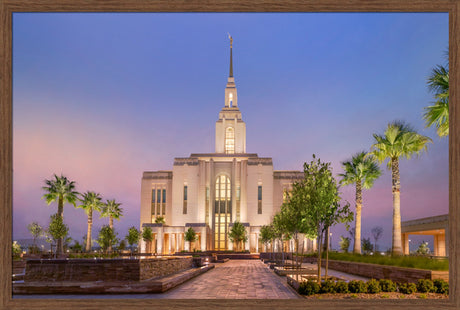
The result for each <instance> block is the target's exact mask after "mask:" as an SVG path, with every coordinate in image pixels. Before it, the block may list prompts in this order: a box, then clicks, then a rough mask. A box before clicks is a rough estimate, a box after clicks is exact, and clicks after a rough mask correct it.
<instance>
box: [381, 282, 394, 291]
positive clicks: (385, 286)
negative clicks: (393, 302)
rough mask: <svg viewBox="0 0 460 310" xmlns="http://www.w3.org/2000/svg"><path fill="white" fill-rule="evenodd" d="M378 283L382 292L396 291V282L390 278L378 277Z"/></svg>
mask: <svg viewBox="0 0 460 310" xmlns="http://www.w3.org/2000/svg"><path fill="white" fill-rule="evenodd" d="M379 285H380V290H381V291H382V292H396V291H397V287H396V283H394V282H393V281H391V280H390V279H380V281H379Z"/></svg>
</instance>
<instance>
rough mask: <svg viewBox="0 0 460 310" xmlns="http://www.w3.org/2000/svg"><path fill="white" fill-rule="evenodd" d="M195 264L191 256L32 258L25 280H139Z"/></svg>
mask: <svg viewBox="0 0 460 310" xmlns="http://www.w3.org/2000/svg"><path fill="white" fill-rule="evenodd" d="M191 267H192V258H191V257H171V258H169V257H168V258H166V257H164V258H146V259H140V260H139V259H59V260H28V261H27V263H26V274H25V279H24V280H25V282H40V281H48V282H95V281H139V280H144V279H150V278H155V277H161V276H165V275H169V274H172V273H175V272H178V271H181V270H184V269H187V268H191Z"/></svg>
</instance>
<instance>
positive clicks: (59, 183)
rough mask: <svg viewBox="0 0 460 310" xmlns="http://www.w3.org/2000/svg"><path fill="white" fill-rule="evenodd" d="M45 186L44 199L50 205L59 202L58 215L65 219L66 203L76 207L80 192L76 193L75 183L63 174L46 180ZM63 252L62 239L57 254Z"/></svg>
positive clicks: (59, 240)
mask: <svg viewBox="0 0 460 310" xmlns="http://www.w3.org/2000/svg"><path fill="white" fill-rule="evenodd" d="M45 184H46V186H43V187H42V189H43V190H44V191H45V192H46V193H45V194H44V195H43V196H42V199H43V198H44V199H45V200H46V203H47V204H48V205H50V204H51V203H52V202H55V201H56V200H57V202H58V210H57V214H58V216H60V217H61V218H62V219H64V203H66V202H67V203H70V204H72V205H73V206H74V207H75V206H76V201H77V196H78V192H77V191H75V182H74V181H69V179H67V178H66V177H65V176H63V175H62V174H61V176H60V177H58V176H57V175H56V174H54V180H53V179H51V180H45ZM63 251H64V248H63V243H62V238H60V239H58V240H57V248H56V252H57V253H56V254H61V253H62V252H63Z"/></svg>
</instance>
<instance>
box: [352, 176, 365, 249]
mask: <svg viewBox="0 0 460 310" xmlns="http://www.w3.org/2000/svg"><path fill="white" fill-rule="evenodd" d="M362 205H363V191H362V184H361V180H358V181H356V219H355V240H354V245H353V253H355V254H361V208H362Z"/></svg>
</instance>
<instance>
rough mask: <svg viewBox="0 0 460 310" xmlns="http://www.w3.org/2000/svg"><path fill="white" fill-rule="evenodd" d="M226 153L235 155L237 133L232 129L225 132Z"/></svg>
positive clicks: (229, 128)
mask: <svg viewBox="0 0 460 310" xmlns="http://www.w3.org/2000/svg"><path fill="white" fill-rule="evenodd" d="M225 153H227V154H234V153H235V131H234V130H233V128H232V127H228V128H227V129H226V130H225Z"/></svg>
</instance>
